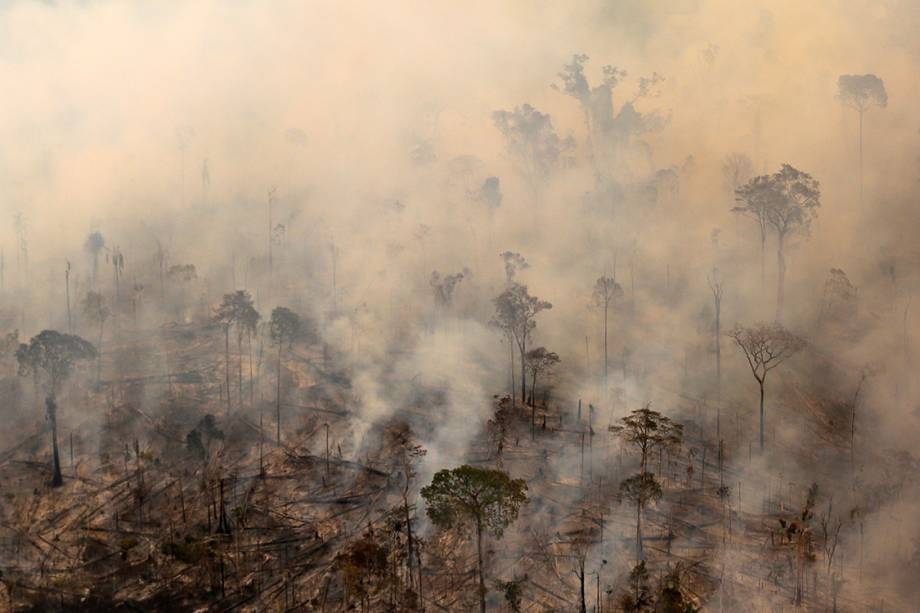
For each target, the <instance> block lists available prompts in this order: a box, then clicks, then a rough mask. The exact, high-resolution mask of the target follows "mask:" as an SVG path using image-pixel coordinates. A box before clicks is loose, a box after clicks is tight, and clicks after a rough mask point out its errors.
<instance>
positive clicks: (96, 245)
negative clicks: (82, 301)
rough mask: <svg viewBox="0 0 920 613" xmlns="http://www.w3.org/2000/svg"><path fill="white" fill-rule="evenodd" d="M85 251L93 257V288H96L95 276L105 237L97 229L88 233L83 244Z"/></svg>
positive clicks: (97, 271)
mask: <svg viewBox="0 0 920 613" xmlns="http://www.w3.org/2000/svg"><path fill="white" fill-rule="evenodd" d="M83 246H84V248H85V249H86V252H87V253H89V255H90V257H92V258H93V277H92V279H93V289H96V276H97V275H98V273H99V254H100V253H101V252H102V250H103V249H105V238H103V237H102V233H101V232H99V231H98V230H95V231H93V232H90V233H89V236H87V237H86V243H85V244H84V245H83Z"/></svg>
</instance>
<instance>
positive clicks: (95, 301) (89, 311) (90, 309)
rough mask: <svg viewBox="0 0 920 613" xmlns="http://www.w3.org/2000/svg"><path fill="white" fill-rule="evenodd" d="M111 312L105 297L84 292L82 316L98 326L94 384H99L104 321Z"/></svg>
mask: <svg viewBox="0 0 920 613" xmlns="http://www.w3.org/2000/svg"><path fill="white" fill-rule="evenodd" d="M110 314H111V311H110V310H109V307H108V306H106V304H105V297H103V295H102V294H100V293H99V292H96V291H93V290H90V291H88V292H86V296H85V297H84V298H83V315H84V316H85V317H86V318H87V319H88V320H90V321H91V322H93V323H94V324H96V325H97V326H99V345H98V346H99V352H98V353H97V354H96V383H99V375H100V371H101V360H102V355H101V351H102V337H103V334H104V332H105V320H106V319H108V318H109V315H110Z"/></svg>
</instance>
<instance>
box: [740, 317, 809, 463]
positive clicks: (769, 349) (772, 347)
mask: <svg viewBox="0 0 920 613" xmlns="http://www.w3.org/2000/svg"><path fill="white" fill-rule="evenodd" d="M728 336H729V337H731V338H732V339H733V340H734V341H735V343H737V345H738V346H739V347H740V348H741V351H742V352H743V353H744V357H745V358H746V359H747V362H748V365H749V366H750V367H751V373H752V374H753V375H754V379H755V380H756V381H757V384H758V386H759V387H760V450H761V451H763V437H764V384H765V383H766V380H767V375H768V374H769V373H770V371H771V370H773V369H774V368H776V367H777V366H779V365H780V364H782V363H783V362H785V361H786V360H788V359H789V358H791V357H792V356H793V355H795V354H796V353H798V352H799V351H801V350H802V348H803V347H804V346H805V341H804V340H802V339H801V338H799V337H798V336H796V335H794V334H793V333H792V332H789V331H788V330H787V329H786V328H784V327H783V326H782V324H779V323H772V324H764V323H758V324H755V325H753V326H752V327H750V328H746V327H743V326H740V325H736V326H735V327H734V329H732V330H731V331H730V332H729V333H728Z"/></svg>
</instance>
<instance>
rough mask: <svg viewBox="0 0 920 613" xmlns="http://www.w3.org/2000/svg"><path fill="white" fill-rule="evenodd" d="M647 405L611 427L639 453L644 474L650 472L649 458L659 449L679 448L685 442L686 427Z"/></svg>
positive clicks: (612, 430)
mask: <svg viewBox="0 0 920 613" xmlns="http://www.w3.org/2000/svg"><path fill="white" fill-rule="evenodd" d="M649 406H651V405H648V404H647V405H645V406H644V407H642V408H641V409H636V410H635V411H633V412H632V413H630V414H629V415H627V416H625V417H623V418H621V419H620V424H618V425H616V426H610V428H609V430H610V432H613V433H614V434H616V435H617V436H619V437H621V438H622V439H623V440H624V441H626V442H627V443H629V444H630V445H633V446H634V447H635V448H636V449H637V450H638V451H639V457H640V459H641V461H640V466H641V470H642V472H643V473H645V472H647V471H648V458H649V455H651V453H652V452H653V451H654V450H655V449H658V448H665V447H677V446H679V445H680V444H681V443H682V441H683V436H684V427H683V426H682V425H680V424H678V423H676V422H674V421H673V420H671V418H669V417H666V416H664V415H662V414H661V413H659V412H658V411H653V410H651V409H650V408H649Z"/></svg>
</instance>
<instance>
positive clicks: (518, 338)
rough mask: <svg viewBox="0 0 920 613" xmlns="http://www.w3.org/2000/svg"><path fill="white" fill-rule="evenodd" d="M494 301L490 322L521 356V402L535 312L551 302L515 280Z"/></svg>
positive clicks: (544, 308) (546, 306) (542, 309)
mask: <svg viewBox="0 0 920 613" xmlns="http://www.w3.org/2000/svg"><path fill="white" fill-rule="evenodd" d="M493 303H494V304H495V316H494V317H493V319H492V324H493V325H495V326H497V327H498V328H500V329H502V330H503V331H504V332H505V334H506V335H507V336H508V338H510V339H512V340H513V341H514V343H515V344H516V345H517V348H518V352H519V353H520V356H521V402H524V401H525V399H526V398H527V370H526V369H527V366H526V356H527V343H528V342H529V341H530V336H531V334H532V333H533V331H534V328H536V327H537V322H536V317H537V315H538V314H539V313H540V312H542V311H545V310H548V309H551V308H553V305H552V303H550V302H547V301H545V300H540V299H539V298H537V297H536V296H531V295H530V293H529V292H528V291H527V286H526V285H521V284H520V283H514V282H512V283H510V284H509V285H508V287H507V288H506V289H505V291H503V292H502V293H501V294H499V295H498V297H496V298H495V299H494V300H493Z"/></svg>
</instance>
